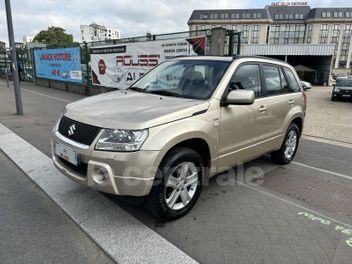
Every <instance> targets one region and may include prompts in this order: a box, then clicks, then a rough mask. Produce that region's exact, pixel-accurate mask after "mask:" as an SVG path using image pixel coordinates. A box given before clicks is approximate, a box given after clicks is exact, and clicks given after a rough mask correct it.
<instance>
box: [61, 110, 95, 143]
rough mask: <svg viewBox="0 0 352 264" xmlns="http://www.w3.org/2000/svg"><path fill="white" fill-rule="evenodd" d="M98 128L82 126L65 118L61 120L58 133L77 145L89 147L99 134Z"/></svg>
mask: <svg viewBox="0 0 352 264" xmlns="http://www.w3.org/2000/svg"><path fill="white" fill-rule="evenodd" d="M100 129H101V128H100V127H96V126H91V125H87V124H83V123H81V122H78V121H75V120H72V119H70V118H68V117H66V116H63V117H62V118H61V121H60V124H59V132H60V134H61V135H63V136H65V137H67V138H69V139H72V140H73V141H76V142H78V143H81V144H84V145H88V146H90V145H91V144H92V143H93V141H94V139H95V138H96V137H97V136H98V134H99V132H100Z"/></svg>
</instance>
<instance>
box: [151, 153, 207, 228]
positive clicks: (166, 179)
mask: <svg viewBox="0 0 352 264" xmlns="http://www.w3.org/2000/svg"><path fill="white" fill-rule="evenodd" d="M187 167H188V170H187ZM183 169H184V170H187V173H188V174H189V175H193V177H188V180H184V181H183V180H180V179H181V178H183V177H184V176H185V174H182V173H181V170H183ZM206 170H207V169H206V168H205V166H204V161H203V159H202V158H201V156H200V155H199V154H198V153H197V152H196V151H194V150H192V149H189V148H185V147H176V148H174V149H172V150H171V151H170V152H169V153H168V154H167V155H166V156H165V157H164V159H163V161H162V162H161V164H160V166H159V170H158V172H157V174H156V178H155V181H154V185H153V187H152V189H151V191H150V194H149V195H148V196H147V197H146V202H145V207H146V208H147V209H148V210H149V211H150V212H151V213H152V214H153V215H154V216H155V217H156V218H158V219H159V220H161V221H165V220H166V221H170V220H174V219H177V218H179V217H181V216H183V215H185V214H186V213H187V212H188V211H189V210H190V209H191V208H192V207H193V206H194V204H195V203H196V202H197V200H198V198H199V196H200V193H201V190H202V185H201V183H202V179H203V177H204V175H205V172H206ZM195 173H197V175H195ZM171 177H172V178H171ZM180 177H181V178H180ZM186 178H187V177H186ZM190 183H192V184H190ZM177 184H179V185H177ZM183 184H184V185H183ZM186 192H187V193H188V196H187V195H186ZM173 194H174V195H173ZM177 195H178V198H177V199H172V197H173V198H175V197H176V196H177ZM188 198H190V199H189V200H188V201H186V200H187V199H188ZM172 203H174V205H172Z"/></svg>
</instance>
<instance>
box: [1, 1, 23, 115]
mask: <svg viewBox="0 0 352 264" xmlns="http://www.w3.org/2000/svg"><path fill="white" fill-rule="evenodd" d="M5 8H6V17H7V29H8V32H9V43H10V52H11V57H12V65H11V67H12V74H13V83H14V87H15V98H16V110H17V114H18V115H23V105H22V97H21V88H20V81H19V79H18V64H17V57H16V45H15V36H14V32H13V23H12V13H11V4H10V0H5Z"/></svg>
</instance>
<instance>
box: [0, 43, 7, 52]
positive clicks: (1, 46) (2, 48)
mask: <svg viewBox="0 0 352 264" xmlns="http://www.w3.org/2000/svg"><path fill="white" fill-rule="evenodd" d="M5 48H6V43H5V42H2V41H0V51H2V50H5Z"/></svg>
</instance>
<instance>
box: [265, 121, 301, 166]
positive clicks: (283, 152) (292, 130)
mask: <svg viewBox="0 0 352 264" xmlns="http://www.w3.org/2000/svg"><path fill="white" fill-rule="evenodd" d="M294 138H295V140H294ZM299 138H300V131H299V128H298V126H297V125H296V124H294V123H291V124H290V126H289V127H288V129H287V132H286V135H285V139H284V141H283V142H282V145H281V148H280V149H279V150H277V151H274V152H272V153H271V159H272V160H273V161H274V162H275V163H278V164H288V163H290V162H291V161H292V160H293V159H294V158H295V155H296V152H297V148H298V144H299ZM289 140H290V142H289ZM291 143H292V144H291ZM289 144H290V145H289ZM288 148H290V149H288Z"/></svg>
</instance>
